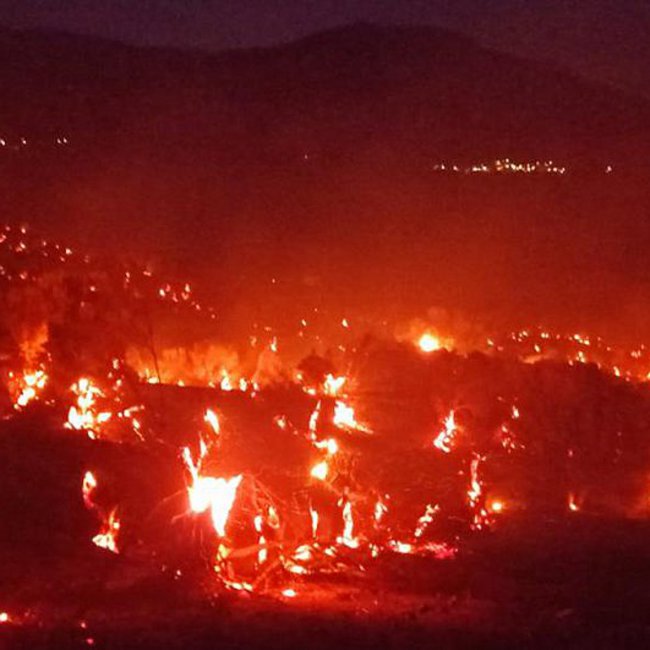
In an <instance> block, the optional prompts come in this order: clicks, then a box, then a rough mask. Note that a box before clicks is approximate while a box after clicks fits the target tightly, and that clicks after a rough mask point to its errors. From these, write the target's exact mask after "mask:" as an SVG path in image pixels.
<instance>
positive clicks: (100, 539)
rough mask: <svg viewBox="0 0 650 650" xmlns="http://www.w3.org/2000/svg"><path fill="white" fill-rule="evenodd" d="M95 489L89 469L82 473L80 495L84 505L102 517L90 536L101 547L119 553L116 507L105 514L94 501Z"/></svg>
mask: <svg viewBox="0 0 650 650" xmlns="http://www.w3.org/2000/svg"><path fill="white" fill-rule="evenodd" d="M96 489H97V479H96V478H95V475H94V474H93V473H92V472H91V471H87V472H86V473H85V474H84V477H83V480H82V482H81V495H82V497H83V501H84V505H85V506H86V508H87V509H88V510H93V511H95V512H96V513H97V514H98V515H99V516H100V517H101V519H102V525H101V528H100V529H99V532H98V533H97V534H96V535H95V536H94V537H93V538H92V542H93V544H95V546H98V547H99V548H103V549H105V550H107V551H110V552H111V553H119V549H118V546H117V538H118V535H119V533H120V520H119V519H118V517H117V509H116V508H113V510H111V511H110V512H109V514H108V516H105V515H104V514H103V511H102V509H101V508H100V507H99V506H98V505H97V504H96V503H95V501H94V499H93V495H94V493H95V490H96Z"/></svg>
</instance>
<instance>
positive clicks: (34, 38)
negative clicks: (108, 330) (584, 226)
mask: <svg viewBox="0 0 650 650" xmlns="http://www.w3.org/2000/svg"><path fill="white" fill-rule="evenodd" d="M0 61H2V66H1V67H0V93H1V95H2V97H3V102H2V105H0V127H4V128H5V129H13V130H16V131H21V130H22V131H30V132H33V131H36V132H47V131H52V130H56V131H61V130H63V131H66V132H69V133H70V134H71V135H72V136H73V137H74V138H75V139H76V140H83V141H94V140H97V141H100V142H102V143H110V148H115V149H118V150H119V149H121V148H122V147H126V148H129V147H137V149H138V150H140V151H150V150H155V151H156V152H157V155H160V154H161V152H162V154H163V155H165V154H167V153H169V154H171V155H175V154H176V153H177V152H178V149H179V147H180V148H187V147H200V148H201V149H202V151H203V152H204V154H203V156H202V157H201V160H202V161H204V162H205V161H218V162H233V161H237V160H248V159H253V160H256V161H261V160H263V161H267V162H274V163H278V162H282V161H288V162H291V161H294V160H295V161H297V160H301V159H302V158H303V156H304V155H305V154H306V155H309V156H312V157H315V158H316V159H318V158H321V159H323V160H338V159H341V158H343V159H349V158H352V159H354V158H356V157H359V156H360V157H361V158H362V159H363V160H368V159H371V160H377V159H384V158H385V159H388V160H393V159H402V160H406V161H409V160H412V161H423V160H427V159H429V158H431V159H438V158H441V157H450V156H452V157H466V158H468V157H470V158H471V157H482V156H483V157H484V156H491V155H494V156H501V155H520V156H524V157H526V156H537V157H543V156H551V157H556V158H557V157H564V158H588V159H607V160H609V159H611V158H614V159H620V158H625V159H627V158H629V157H633V158H636V157H642V156H643V154H644V152H645V151H646V148H647V145H648V143H649V142H650V104H649V103H648V102H647V101H645V100H644V99H641V98H637V97H633V96H629V95H626V94H625V93H622V92H620V91H617V90H614V89H611V88H609V87H605V86H598V85H597V84H594V83H592V82H587V81H585V80H583V79H580V78H577V77H575V76H574V75H571V74H568V73H565V72H562V71H558V70H556V69H553V68H549V67H547V66H544V65H542V64H539V63H534V62H530V61H526V60H520V59H517V58H515V57H512V56H509V55H505V54H501V53H498V52H495V51H492V50H489V49H486V48H484V47H481V46H479V45H477V44H476V43H475V42H474V41H472V40H471V39H469V38H467V37H464V36H458V35H456V34H454V33H451V32H447V31H443V30H440V29H435V28H431V27H379V26H375V25H368V24H358V25H352V26H349V27H343V28H339V29H334V30H329V31H326V32H321V33H318V34H314V35H312V36H308V37H306V38H303V39H301V40H298V41H295V42H292V43H289V44H286V45H279V46H276V47H271V48H255V49H249V50H231V51H225V52H222V53H217V54H209V53H204V52H196V51H187V52H186V51H179V50H172V49H169V50H168V49H145V48H136V47H132V46H127V45H123V44H120V43H114V42H111V41H105V40H98V39H93V38H88V37H80V36H71V35H66V34H50V33H42V32H21V31H14V30H6V29H5V30H0Z"/></svg>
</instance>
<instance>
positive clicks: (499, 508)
mask: <svg viewBox="0 0 650 650" xmlns="http://www.w3.org/2000/svg"><path fill="white" fill-rule="evenodd" d="M489 508H490V511H492V512H494V513H496V514H498V513H500V512H503V511H504V509H505V504H504V503H503V501H492V502H491V503H490V506H489Z"/></svg>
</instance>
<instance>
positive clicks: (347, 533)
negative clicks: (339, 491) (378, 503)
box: [336, 497, 359, 548]
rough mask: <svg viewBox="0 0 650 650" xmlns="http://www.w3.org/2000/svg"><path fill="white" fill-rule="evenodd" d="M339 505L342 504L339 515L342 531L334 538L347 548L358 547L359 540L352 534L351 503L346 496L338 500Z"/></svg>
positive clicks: (352, 517)
mask: <svg viewBox="0 0 650 650" xmlns="http://www.w3.org/2000/svg"><path fill="white" fill-rule="evenodd" d="M339 506H342V509H341V515H342V517H343V533H342V534H341V535H340V536H339V537H337V538H336V541H337V542H338V543H339V544H343V545H344V546H347V547H348V548H358V547H359V540H358V539H357V538H356V537H355V536H354V516H353V514H352V503H351V502H350V500H349V499H348V498H346V497H342V498H341V499H340V500H339Z"/></svg>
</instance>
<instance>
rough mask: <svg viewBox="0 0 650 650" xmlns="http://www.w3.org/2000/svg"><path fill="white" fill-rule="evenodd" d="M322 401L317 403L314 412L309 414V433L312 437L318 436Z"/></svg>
mask: <svg viewBox="0 0 650 650" xmlns="http://www.w3.org/2000/svg"><path fill="white" fill-rule="evenodd" d="M320 404H321V403H320V401H318V402H317V403H316V406H315V407H314V410H313V411H312V414H311V415H310V416H309V433H310V435H311V437H312V438H315V437H316V430H317V429H318V419H319V417H320Z"/></svg>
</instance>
